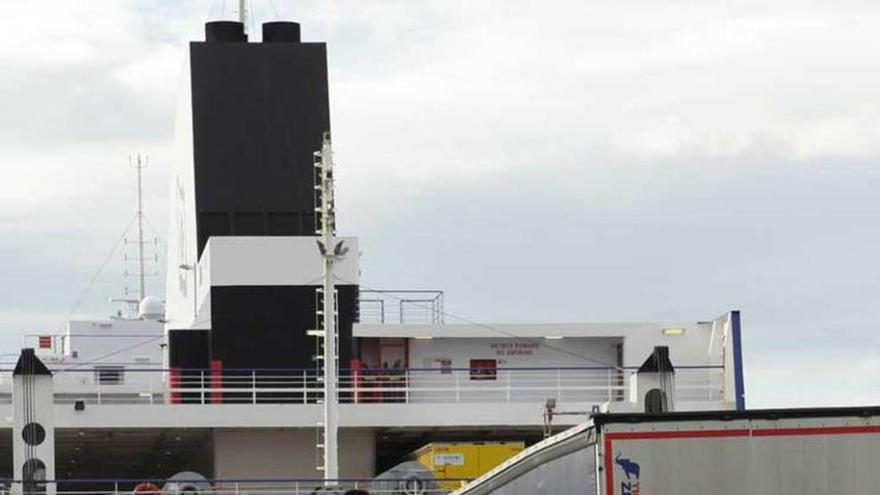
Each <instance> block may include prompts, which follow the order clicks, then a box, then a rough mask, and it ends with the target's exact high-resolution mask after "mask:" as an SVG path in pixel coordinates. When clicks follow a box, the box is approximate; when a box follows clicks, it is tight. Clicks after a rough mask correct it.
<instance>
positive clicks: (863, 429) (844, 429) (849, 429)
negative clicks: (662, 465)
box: [605, 425, 880, 495]
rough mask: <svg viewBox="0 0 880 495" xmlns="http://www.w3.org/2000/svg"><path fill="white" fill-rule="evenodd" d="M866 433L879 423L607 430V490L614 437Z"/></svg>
mask: <svg viewBox="0 0 880 495" xmlns="http://www.w3.org/2000/svg"><path fill="white" fill-rule="evenodd" d="M864 433H880V425H865V426H823V427H804V428H761V429H754V428H753V429H736V430H686V431H633V432H620V433H608V434H606V435H605V493H606V494H607V495H614V455H613V447H614V441H615V440H658V439H659V440H662V439H680V438H723V437H782V436H820V435H857V434H864Z"/></svg>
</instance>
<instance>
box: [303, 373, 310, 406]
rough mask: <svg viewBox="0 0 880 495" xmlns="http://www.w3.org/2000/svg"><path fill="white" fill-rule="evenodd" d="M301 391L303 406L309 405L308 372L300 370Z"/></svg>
mask: <svg viewBox="0 0 880 495" xmlns="http://www.w3.org/2000/svg"><path fill="white" fill-rule="evenodd" d="M302 374H303V377H302V391H303V404H308V403H309V372H308V370H305V369H304V370H302Z"/></svg>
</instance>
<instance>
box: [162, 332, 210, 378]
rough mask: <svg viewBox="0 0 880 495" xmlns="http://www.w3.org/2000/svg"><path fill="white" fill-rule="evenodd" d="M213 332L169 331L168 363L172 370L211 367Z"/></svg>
mask: <svg viewBox="0 0 880 495" xmlns="http://www.w3.org/2000/svg"><path fill="white" fill-rule="evenodd" d="M210 352H211V332H210V331H208V330H169V331H168V361H169V363H168V364H169V365H170V366H171V367H172V368H186V369H200V370H203V369H205V368H208V367H209V364H210V359H211V358H210V356H211V354H210Z"/></svg>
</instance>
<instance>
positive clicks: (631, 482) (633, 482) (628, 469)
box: [614, 452, 641, 495]
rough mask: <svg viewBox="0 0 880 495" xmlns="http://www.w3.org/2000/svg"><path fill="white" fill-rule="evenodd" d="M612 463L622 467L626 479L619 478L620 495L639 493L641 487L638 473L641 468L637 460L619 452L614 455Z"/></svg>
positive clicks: (635, 494)
mask: <svg viewBox="0 0 880 495" xmlns="http://www.w3.org/2000/svg"><path fill="white" fill-rule="evenodd" d="M614 464H617V465H618V466H620V468H621V469H623V474H625V475H626V479H621V480H620V495H639V493H640V492H641V489H640V487H639V474H640V472H641V468H640V467H639V464H638V463H637V462H633V461H632V459H627V458H626V457H621V456H620V452H618V453H617V455H616V456H615V457H614Z"/></svg>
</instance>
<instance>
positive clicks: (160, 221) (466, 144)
mask: <svg viewBox="0 0 880 495" xmlns="http://www.w3.org/2000/svg"><path fill="white" fill-rule="evenodd" d="M0 3H2V10H3V12H4V17H5V18H6V19H8V20H9V22H7V23H4V28H3V30H2V31H0V102H2V106H0V281H2V283H0V349H4V350H8V352H13V351H14V350H15V349H16V348H17V346H20V345H21V343H22V339H23V338H24V336H25V335H27V334H35V333H46V332H47V331H57V330H60V329H61V328H62V327H63V325H64V322H65V321H66V320H68V319H69V318H72V317H75V318H89V317H102V316H107V315H108V314H109V313H111V312H113V311H115V309H116V308H117V306H114V305H111V304H110V303H109V302H108V298H110V297H124V295H125V287H126V285H127V286H128V287H129V288H130V289H133V288H134V287H135V280H134V279H133V278H131V277H126V276H125V271H126V268H127V269H128V271H129V272H133V270H134V266H133V265H131V264H130V263H126V261H125V259H124V255H125V253H129V255H133V254H134V251H133V250H132V247H133V246H131V245H130V244H127V243H126V242H125V240H124V239H123V238H124V237H127V238H128V239H129V240H131V239H133V238H134V231H132V230H129V231H128V234H123V233H124V232H125V231H126V227H127V226H129V225H130V223H131V219H132V218H133V215H134V212H135V175H134V171H133V169H131V168H130V167H129V166H128V158H129V156H132V155H134V154H137V153H142V154H147V155H149V158H150V166H149V167H148V168H147V169H146V170H145V171H144V178H145V205H146V210H147V215H148V219H149V222H148V229H147V231H148V233H149V237H150V238H151V239H152V238H156V239H158V241H159V243H160V245H159V247H157V248H155V249H153V250H152V251H151V252H154V253H155V254H157V255H158V256H159V262H158V263H154V264H152V265H151V268H150V269H151V270H156V271H157V272H158V275H156V276H155V277H151V278H150V279H149V282H148V288H149V292H151V293H153V294H155V295H159V296H161V295H162V291H163V285H164V282H163V279H162V272H163V270H164V267H163V266H162V257H163V254H162V249H161V240H162V236H163V235H164V232H165V230H166V225H167V223H168V215H169V213H168V203H169V196H170V194H169V192H170V181H171V179H170V172H171V167H172V163H171V161H170V160H171V159H172V156H173V153H172V151H171V148H172V144H173V137H172V136H173V132H174V129H173V124H174V114H175V108H176V98H177V95H178V90H179V88H180V87H181V85H182V68H183V60H184V58H183V57H184V48H185V44H186V42H187V41H189V40H201V39H203V32H202V29H203V27H202V24H203V23H204V22H205V21H206V20H212V19H221V18H233V17H234V16H235V15H236V13H235V12H234V10H233V9H234V5H235V4H236V3H237V2H234V1H232V0H229V1H221V0H213V1H211V0H191V1H190V0H187V1H171V0H140V1H128V0H104V1H101V0H92V1H89V2H70V1H66V0H65V1H61V0H56V1H52V0H41V1H40V2H13V1H12V0H0ZM251 4H252V5H251V18H252V19H253V23H254V24H253V25H252V27H251V29H252V30H254V31H257V30H256V29H255V27H256V26H257V25H258V23H259V22H263V21H268V20H276V19H285V20H296V21H299V22H301V23H302V26H303V38H304V39H305V40H307V41H326V42H327V43H328V53H329V74H330V95H331V120H332V127H333V135H334V150H335V152H336V162H337V188H338V189H337V197H338V203H339V219H338V221H339V228H340V233H341V234H344V235H356V236H359V237H360V239H361V250H362V252H363V254H362V258H361V266H362V270H363V278H362V280H363V282H364V285H365V286H366V287H379V288H418V289H442V290H444V291H445V298H446V299H445V300H446V309H447V310H448V311H449V312H450V313H453V314H455V315H459V316H464V317H467V318H468V319H471V320H474V321H480V322H491V323H506V322H621V321H622V322H635V321H670V322H675V321H697V320H709V319H712V318H714V317H717V316H720V315H721V314H724V313H726V312H727V311H729V310H732V309H739V310H741V311H742V320H743V329H744V330H743V331H744V335H743V341H744V348H745V349H744V354H745V366H746V394H747V402H748V404H749V406H750V407H785V406H801V405H864V404H875V405H876V404H880V379H878V378H877V377H878V376H880V354H878V349H880V304H878V301H880V269H878V268H880V267H878V253H880V227H878V221H877V217H878V213H880V196H878V194H877V193H876V191H877V189H878V188H880V166H878V160H880V64H878V62H877V55H876V54H877V53H880V31H878V30H877V29H876V26H877V25H880V4H877V2H871V1H862V0H839V1H836V2H818V1H816V2H813V1H804V0H775V1H773V2H766V1H752V0H743V1H731V0H728V1H716V0H699V1H697V0H694V1H682V0H670V1H666V2H655V1H648V0H632V1H627V2H619V1H593V0H542V1H537V0H536V1H530V0H505V1H504V2H503V3H501V2H495V1H492V2H490V1H488V0H483V1H474V0H381V1H378V0H321V1H318V0H253V1H252V2H251ZM117 241H119V245H118V246H117ZM114 246H116V247H117V249H115V250H114ZM99 268H101V269H100V270H99ZM447 320H449V318H447Z"/></svg>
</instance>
